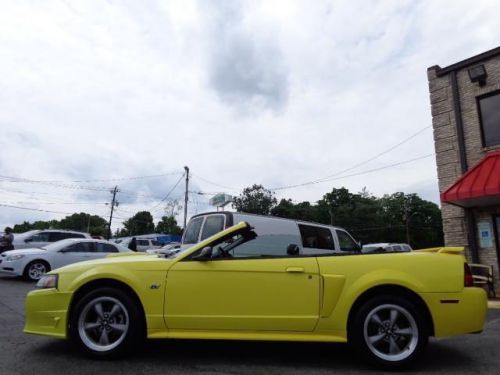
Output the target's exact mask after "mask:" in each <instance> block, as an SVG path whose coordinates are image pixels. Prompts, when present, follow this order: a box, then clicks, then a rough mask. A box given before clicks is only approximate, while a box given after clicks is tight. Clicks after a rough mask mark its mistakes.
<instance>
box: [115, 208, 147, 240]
mask: <svg viewBox="0 0 500 375" xmlns="http://www.w3.org/2000/svg"><path fill="white" fill-rule="evenodd" d="M123 226H124V227H125V230H122V231H121V232H120V234H121V235H122V236H123V235H127V236H137V235H140V234H148V233H153V232H154V230H155V224H154V222H153V216H152V215H151V213H150V212H149V211H140V212H138V213H136V214H135V215H134V216H132V217H131V218H130V219H128V220H126V221H124V222H123Z"/></svg>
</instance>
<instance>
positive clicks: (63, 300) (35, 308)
mask: <svg viewBox="0 0 500 375" xmlns="http://www.w3.org/2000/svg"><path fill="white" fill-rule="evenodd" d="M71 297H72V293H62V292H59V291H58V290H57V289H54V288H51V289H39V290H33V291H31V292H29V293H28V295H27V296H26V301H25V310H26V318H25V324H24V332H25V333H30V334H36V335H44V336H51V337H57V338H66V337H67V329H66V328H67V326H68V310H69V306H70V302H71Z"/></svg>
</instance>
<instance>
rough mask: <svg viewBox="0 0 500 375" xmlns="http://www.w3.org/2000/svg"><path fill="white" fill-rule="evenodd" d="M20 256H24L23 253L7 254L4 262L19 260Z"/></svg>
mask: <svg viewBox="0 0 500 375" xmlns="http://www.w3.org/2000/svg"><path fill="white" fill-rule="evenodd" d="M21 258H24V255H23V254H17V255H8V256H7V259H5V261H6V262H12V261H13V260H19V259H21Z"/></svg>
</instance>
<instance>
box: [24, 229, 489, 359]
mask: <svg viewBox="0 0 500 375" xmlns="http://www.w3.org/2000/svg"><path fill="white" fill-rule="evenodd" d="M290 222H291V223H293V224H294V225H295V226H296V227H297V222H294V221H290ZM303 227H306V226H303ZM303 227H301V228H300V229H301V231H302V232H303V233H307V235H308V236H309V237H311V236H312V234H314V233H320V232H321V230H323V232H322V233H323V234H324V233H327V232H326V229H328V228H333V227H324V228H320V229H321V230H320V229H317V230H316V229H314V230H316V232H314V230H313V229H310V228H309V229H308V228H306V229H307V230H306V229H304V228H303ZM280 228H281V229H280ZM318 228H319V227H318ZM325 228H326V229H325ZM303 229H304V230H303ZM333 232H334V231H333ZM333 232H332V233H333ZM344 233H347V232H344ZM342 235H343V234H342ZM329 236H330V237H331V234H330V235H326V236H324V237H322V238H323V240H324V241H326V240H328V239H330V240H332V238H330V237H329ZM261 237H262V238H261ZM290 238H291V237H290V236H289V235H287V234H286V228H284V226H283V225H282V226H281V227H280V226H276V228H275V230H273V233H268V234H267V235H262V236H261V235H260V234H259V235H257V234H256V233H255V231H254V230H253V228H252V227H251V226H250V225H249V224H248V223H246V222H241V223H239V224H237V225H234V226H232V227H229V228H228V229H226V230H224V231H222V232H219V233H217V234H215V235H213V236H212V237H209V238H208V239H206V240H204V241H202V242H200V243H198V244H196V245H194V246H193V247H191V248H188V249H182V250H178V252H172V253H170V254H169V255H146V254H137V253H134V254H130V255H129V254H123V255H119V254H117V255H111V256H108V258H106V259H101V260H94V261H87V262H82V263H76V264H73V265H70V266H66V267H63V268H60V269H57V270H54V271H52V272H49V273H48V274H46V275H45V276H44V277H43V278H42V279H41V280H40V281H39V282H38V284H37V286H38V289H37V290H34V291H32V292H30V293H29V294H28V296H27V298H26V324H25V328H24V332H26V333H31V334H39V335H46V336H52V337H57V338H63V339H69V340H71V341H72V342H73V343H74V344H76V346H77V347H79V348H80V349H81V350H82V351H83V352H85V353H86V354H89V355H91V356H94V357H116V356H119V355H123V354H124V353H127V352H128V351H129V349H131V348H133V347H134V346H136V345H138V344H139V343H140V342H141V341H142V340H143V339H145V338H148V339H168V338H176V339H229V340H283V341H316V342H349V343H350V344H352V345H353V346H354V348H355V349H356V350H358V351H359V353H360V354H361V355H362V356H363V358H364V359H366V360H368V361H370V362H372V363H375V364H379V365H383V366H386V367H392V368H394V367H402V366H405V365H408V364H410V363H412V362H414V361H415V360H416V359H417V358H418V357H419V356H420V355H421V354H422V352H423V350H424V348H425V346H426V344H427V341H428V338H429V336H436V337H442V336H450V335H459V334H466V333H476V332H480V331H481V330H482V329H483V325H484V321H485V316H486V310H487V300H486V294H485V292H484V291H483V290H482V289H480V288H476V287H473V286H472V276H471V274H470V272H469V271H468V266H467V264H466V262H465V258H464V257H463V256H462V255H461V251H462V250H463V249H461V248H436V249H427V250H423V251H415V252H410V253H393V254H389V253H385V254H361V252H360V251H359V249H357V250H358V251H356V248H355V246H354V247H352V248H351V249H350V250H349V249H348V248H347V249H348V250H345V249H346V248H345V247H344V248H340V250H339V249H338V248H337V245H338V244H339V242H342V241H344V240H345V238H344V240H341V239H340V238H337V237H335V238H333V239H334V241H333V240H332V241H333V242H332V243H334V244H335V246H334V247H333V248H332V250H331V251H330V252H327V251H326V250H325V249H324V248H323V249H322V251H318V253H317V254H315V253H314V249H313V248H312V247H309V248H308V251H307V252H302V250H303V249H304V248H305V245H304V244H300V245H298V244H289V245H288V246H286V248H283V247H282V246H281V245H280V243H286V242H287V241H288V240H289V239H290ZM346 238H347V237H346ZM262 239H266V241H267V242H265V243H263V242H259V241H262ZM344 242H345V241H344ZM353 242H354V241H353ZM314 246H317V247H320V245H317V244H316V245H314ZM342 249H344V250H342Z"/></svg>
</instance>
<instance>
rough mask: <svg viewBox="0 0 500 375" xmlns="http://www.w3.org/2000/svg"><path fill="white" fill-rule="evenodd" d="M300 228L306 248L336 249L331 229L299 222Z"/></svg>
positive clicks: (303, 244)
mask: <svg viewBox="0 0 500 375" xmlns="http://www.w3.org/2000/svg"><path fill="white" fill-rule="evenodd" d="M299 230H300V236H301V237H302V246H303V247H304V248H312V249H325V250H335V244H334V242H333V236H332V232H331V231H330V229H328V228H323V227H316V226H313V225H304V224H299Z"/></svg>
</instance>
